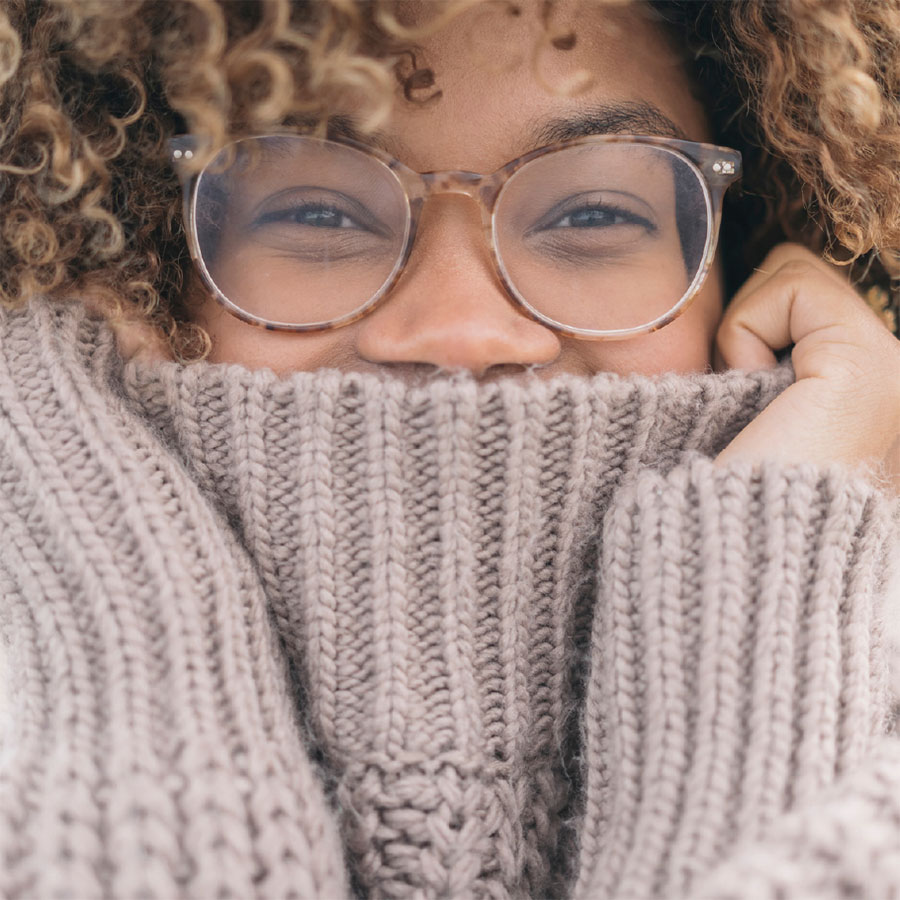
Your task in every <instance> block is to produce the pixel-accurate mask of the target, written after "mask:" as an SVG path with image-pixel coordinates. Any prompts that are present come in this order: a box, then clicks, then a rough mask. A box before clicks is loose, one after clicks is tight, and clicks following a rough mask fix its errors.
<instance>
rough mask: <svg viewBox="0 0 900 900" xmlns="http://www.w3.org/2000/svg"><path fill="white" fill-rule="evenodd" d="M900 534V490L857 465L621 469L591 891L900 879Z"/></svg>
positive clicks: (589, 825)
mask: <svg viewBox="0 0 900 900" xmlns="http://www.w3.org/2000/svg"><path fill="white" fill-rule="evenodd" d="M897 539H898V528H897V504H896V502H895V501H894V500H893V499H892V498H889V497H888V496H887V495H885V494H884V493H882V492H881V491H879V490H878V489H876V488H874V487H872V486H871V485H870V483H869V482H867V481H865V480H864V479H863V478H862V477H860V476H857V475H856V474H855V473H852V472H850V471H848V470H846V469H844V468H843V467H838V466H833V467H826V468H817V467H814V466H807V465H794V466H783V465H782V466H779V465H777V464H762V465H758V466H750V465H748V464H746V463H741V464H738V463H735V464H732V465H729V466H726V467H717V466H715V465H714V464H713V462H712V460H710V459H707V458H705V457H702V456H699V455H697V456H689V457H688V458H687V459H686V460H685V461H684V462H683V463H682V464H680V465H678V466H676V467H675V468H674V469H672V470H671V471H669V472H668V473H666V474H660V473H659V472H657V471H654V470H647V471H644V472H642V473H640V474H639V476H638V477H637V478H636V479H635V480H634V481H633V482H631V483H630V484H629V485H626V486H623V488H621V489H620V491H619V492H618V494H617V496H616V497H615V499H614V502H613V503H612V504H611V506H610V508H609V510H608V512H607V516H606V519H605V522H604V533H603V547H602V553H601V574H600V587H599V597H598V605H597V608H596V611H595V617H594V623H593V635H592V645H591V646H592V655H591V670H590V675H589V678H588V684H587V688H586V691H587V696H586V705H585V713H584V721H583V740H584V758H585V766H586V774H585V782H586V783H585V808H584V819H583V827H582V832H581V847H580V860H579V862H580V874H579V878H578V882H577V884H576V888H575V897H576V898H588V897H589V898H591V900H598V898H605V897H616V898H625V897H636V898H638V897H639V898H647V897H666V898H673V897H707V896H709V897H721V898H726V897H727V898H738V897H740V898H748V900H749V898H754V900H756V898H769V897H771V898H775V897H785V898H788V897H789V898H797V897H810V898H811V897H850V896H863V895H864V896H866V897H887V896H889V895H890V896H895V895H896V891H897V890H898V888H900V867H898V866H897V860H898V859H900V815H898V813H900V800H898V799H897V798H898V797H900V745H898V743H897V742H896V739H895V738H894V737H893V736H891V735H889V734H888V732H889V731H890V730H891V723H890V715H889V696H888V691H887V678H886V666H885V662H884V659H885V657H884V652H883V648H882V640H881V632H882V627H881V605H882V603H883V601H884V598H885V594H886V592H887V586H888V584H889V579H890V576H891V573H892V571H893V569H894V568H895V566H896V563H895V562H892V560H893V559H894V558H896V556H897V551H898V543H897ZM876 887H877V890H875V888H876ZM888 889H890V890H888ZM873 890H874V891H875V892H873ZM879 890H880V891H881V892H880V893H879V892H878V891H879Z"/></svg>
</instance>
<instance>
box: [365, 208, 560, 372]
mask: <svg viewBox="0 0 900 900" xmlns="http://www.w3.org/2000/svg"><path fill="white" fill-rule="evenodd" d="M560 350H561V345H560V341H559V337H558V336H557V334H556V333H555V332H553V331H551V330H550V329H549V328H546V327H545V326H544V325H541V324H540V323H539V322H535V321H534V320H533V319H530V318H528V317H527V316H526V315H525V314H524V313H523V312H522V311H521V310H519V309H517V308H516V307H515V306H514V305H513V303H512V302H511V300H510V298H509V297H508V296H507V294H506V292H505V290H504V289H503V287H502V285H501V284H500V283H499V282H498V280H497V275H496V273H495V271H494V268H493V265H492V262H491V256H490V249H489V247H488V244H487V242H486V241H485V239H484V233H483V229H482V224H481V219H480V216H479V213H478V208H477V206H476V205H475V204H474V203H473V202H472V201H471V200H470V199H469V198H467V197H465V196H461V195H453V194H443V195H440V196H434V197H432V198H430V199H429V200H428V201H427V202H426V203H425V206H424V208H423V211H422V216H421V220H420V222H419V229H418V233H417V236H416V243H415V245H414V247H413V250H412V254H411V256H410V259H409V262H408V264H407V268H406V271H405V272H404V273H403V275H402V276H401V278H400V281H399V282H398V283H397V284H396V285H395V287H394V289H393V291H392V293H391V295H390V296H389V297H387V298H386V299H385V300H384V301H383V302H382V304H381V305H380V306H379V307H378V308H377V309H375V310H374V311H373V312H372V313H370V314H369V316H367V317H366V318H365V319H363V320H361V322H360V327H359V328H358V330H357V352H358V353H359V355H360V356H361V357H362V358H364V359H366V360H368V361H369V362H375V363H384V364H387V363H426V364H430V365H434V366H439V367H441V368H447V369H459V368H462V369H468V370H470V371H471V372H472V373H473V374H474V375H476V376H478V377H481V376H483V375H485V374H486V373H487V372H488V370H489V369H491V368H492V367H493V366H508V365H519V366H523V367H527V366H533V365H546V364H548V363H550V362H553V360H555V359H556V358H557V356H558V355H559V353H560Z"/></svg>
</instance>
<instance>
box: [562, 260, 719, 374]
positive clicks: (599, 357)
mask: <svg viewBox="0 0 900 900" xmlns="http://www.w3.org/2000/svg"><path fill="white" fill-rule="evenodd" d="M721 317H722V287H721V278H720V276H719V273H718V271H716V270H714V271H713V272H711V273H710V276H709V278H708V279H707V281H706V283H705V284H704V286H703V288H702V289H701V290H700V292H699V293H698V294H697V296H696V297H695V298H694V301H693V303H691V305H690V306H689V307H688V309H687V310H686V311H685V312H684V313H682V314H681V315H680V316H679V317H678V318H677V319H676V320H675V321H674V322H672V323H671V324H669V325H666V327H665V328H663V329H661V330H660V331H655V332H653V333H652V334H644V335H641V336H640V337H637V338H632V339H630V340H627V341H597V342H593V343H592V342H590V341H568V347H567V351H568V352H567V354H566V355H569V356H572V357H574V358H576V359H577V360H578V368H579V369H580V370H582V371H584V372H586V373H594V372H615V373H617V374H619V375H631V374H635V375H658V374H662V373H663V372H676V373H679V374H689V373H691V372H704V371H708V370H709V369H710V368H711V363H712V344H713V340H714V338H715V334H716V328H717V326H718V323H719V320H720V319H721Z"/></svg>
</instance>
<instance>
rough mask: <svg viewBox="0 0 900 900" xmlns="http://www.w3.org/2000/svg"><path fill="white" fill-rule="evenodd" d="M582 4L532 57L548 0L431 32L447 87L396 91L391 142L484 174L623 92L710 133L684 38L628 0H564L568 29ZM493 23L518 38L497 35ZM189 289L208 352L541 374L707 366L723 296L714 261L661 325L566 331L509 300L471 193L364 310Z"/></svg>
mask: <svg viewBox="0 0 900 900" xmlns="http://www.w3.org/2000/svg"><path fill="white" fill-rule="evenodd" d="M576 19H577V30H578V40H577V43H576V46H575V48H574V49H573V50H571V51H562V50H554V49H548V50H547V52H546V53H543V54H542V56H541V59H540V65H539V68H538V71H537V72H535V67H534V65H533V63H532V60H531V58H530V57H529V56H528V54H527V53H526V52H524V50H525V49H527V48H531V47H533V46H535V44H536V43H537V41H538V38H539V36H540V34H541V23H540V19H539V4H537V3H531V4H525V5H524V8H523V11H522V15H521V16H519V17H517V18H513V17H511V16H510V15H509V14H508V13H507V12H506V11H505V10H504V9H503V8H502V7H500V6H492V7H489V8H488V9H475V10H472V11H470V12H469V13H466V14H464V15H462V16H460V17H459V18H458V19H456V20H454V21H452V22H451V23H450V24H449V25H448V26H446V27H445V28H443V29H441V31H440V32H439V33H438V34H437V35H436V36H435V37H433V38H431V39H426V40H424V41H422V42H421V43H422V46H423V51H424V52H423V54H422V59H423V60H424V61H425V62H427V64H428V65H429V66H431V67H433V69H434V71H435V74H436V81H437V85H438V86H439V88H440V90H441V96H440V98H439V99H437V100H436V101H434V102H432V103H428V104H425V105H424V106H423V105H421V104H415V103H410V102H407V101H405V100H403V99H402V98H399V99H398V100H397V102H396V104H395V107H394V111H393V114H392V115H391V118H390V120H389V121H388V122H387V123H386V124H385V125H384V126H383V127H382V128H381V132H382V133H383V141H382V142H383V144H384V146H385V149H387V150H388V151H389V152H390V153H391V154H392V155H394V156H395V157H397V158H398V159H400V160H401V161H402V162H403V163H404V164H405V165H407V166H409V167H410V168H412V169H415V170H416V171H420V172H424V171H431V170H443V169H463V170H469V171H474V172H481V173H489V172H493V171H495V170H496V169H498V168H499V167H501V166H502V165H504V164H505V163H507V162H508V161H510V160H512V159H514V158H516V157H518V156H521V155H523V154H524V153H527V152H528V151H530V150H533V149H535V148H536V147H538V146H542V145H544V144H546V143H549V142H548V141H546V140H538V141H537V142H536V141H535V132H537V131H538V130H539V129H540V128H541V127H544V126H546V125H547V124H548V123H551V122H553V121H555V120H559V119H564V118H570V117H577V116H578V115H583V114H586V113H590V112H592V111H593V110H595V109H597V108H598V107H604V106H608V105H609V104H613V103H622V102H630V103H643V104H650V105H652V106H653V107H655V108H657V109H659V110H660V111H661V112H662V113H663V114H664V115H665V116H667V117H668V118H669V119H670V120H671V121H672V122H673V123H674V124H675V125H676V126H677V128H678V129H679V130H680V131H681V132H682V133H683V135H684V136H685V137H687V139H689V140H695V141H704V140H709V139H710V137H711V134H710V130H709V126H708V123H707V120H706V117H705V114H704V111H703V109H702V107H701V106H700V105H699V104H698V103H697V101H696V100H695V99H694V98H693V96H692V94H691V85H690V82H689V80H688V77H687V75H686V73H685V70H684V68H683V65H682V63H681V61H680V59H679V57H678V54H677V51H676V49H675V48H673V47H672V46H671V45H670V43H669V41H668V39H667V37H666V35H665V34H664V33H663V32H662V31H661V30H659V27H658V26H657V25H655V24H654V23H652V22H650V21H648V20H647V19H646V17H645V16H644V15H642V14H641V13H640V11H639V10H638V9H636V8H633V7H625V8H615V9H610V8H603V7H602V6H600V5H597V4H585V5H584V6H581V5H580V4H575V3H570V4H563V5H561V7H560V8H559V9H558V10H557V13H556V14H555V17H554V20H553V21H554V23H556V24H558V25H559V27H560V28H562V29H565V28H566V27H568V26H575V25H576ZM498 28H501V29H503V30H504V33H505V34H506V35H507V37H506V38H505V39H504V40H503V41H502V42H493V41H489V42H488V41H487V37H488V36H490V35H491V34H496V33H497V29H498ZM479 35H480V36H481V37H480V38H479ZM473 72H482V73H485V74H484V75H483V77H472V73H473ZM494 72H496V74H494ZM580 72H584V73H588V75H589V76H590V84H589V86H588V88H587V89H586V90H584V91H582V92H580V93H579V94H578V95H577V96H571V97H567V96H560V94H559V89H561V88H564V87H565V86H566V84H567V83H569V82H570V81H571V79H572V78H573V77H575V76H577V74H578V73H580ZM541 79H542V80H543V83H542V81H541ZM620 130H621V131H626V132H627V131H633V130H634V129H633V128H632V127H623V128H621V129H620ZM647 130H649V129H646V127H645V129H644V131H645V132H646V131H647ZM234 269H235V273H237V274H236V275H235V277H236V278H237V279H238V283H239V284H241V286H242V287H243V289H244V290H248V291H252V290H253V285H252V283H251V280H250V279H246V286H243V283H241V282H240V281H239V279H240V277H241V276H240V273H241V272H242V271H243V272H244V273H246V271H247V270H246V268H243V269H242V267H241V266H239V265H237V264H236V265H235V267H234ZM233 282H234V279H232V283H233ZM193 289H194V292H195V296H197V298H198V299H197V300H196V301H195V302H196V303H197V305H198V312H197V319H198V321H200V322H201V323H202V324H203V325H204V326H205V327H206V328H207V330H208V331H209V333H210V336H211V338H212V341H213V350H212V354H211V356H210V360H211V361H213V362H222V361H231V362H240V363H242V364H244V365H246V366H248V367H251V368H254V367H261V366H268V367H270V368H272V369H274V370H275V371H276V372H279V373H286V372H290V371H297V370H311V369H317V368H324V367H329V368H337V369H342V370H345V371H346V370H362V371H366V370H373V369H379V368H381V367H384V366H386V365H389V366H392V367H393V368H394V369H395V370H396V371H398V372H402V373H403V374H404V375H405V376H406V377H408V378H414V377H416V376H417V375H418V376H423V375H424V376H427V375H428V374H429V373H432V372H433V371H434V367H439V368H442V369H452V368H464V369H468V370H469V371H471V372H472V373H473V374H475V375H476V376H478V377H479V378H482V379H488V378H493V377H498V376H500V375H508V374H511V373H515V372H521V371H523V370H524V369H525V368H535V370H536V371H537V372H538V374H539V375H540V376H541V377H551V376H553V375H556V374H559V373H561V372H568V373H574V374H581V375H588V374H591V373H594V372H599V371H610V372H617V373H620V374H628V373H634V372H640V373H644V374H654V373H658V372H666V371H670V372H692V371H702V370H704V369H706V368H708V367H709V365H710V360H711V352H712V341H713V338H714V335H715V329H716V325H717V323H718V321H719V319H720V316H721V310H722V291H721V284H720V279H719V277H718V273H717V272H714V273H713V275H712V276H711V277H710V278H708V280H707V281H706V283H705V284H704V286H703V288H702V290H701V291H700V292H699V294H698V295H697V296H696V298H695V299H694V301H693V302H692V304H691V305H690V307H689V308H688V309H687V311H686V312H685V313H684V314H683V315H682V316H681V317H679V318H678V319H677V320H676V321H675V322H673V323H672V324H671V325H669V326H667V327H666V328H664V329H662V330H660V331H658V332H655V333H653V334H648V335H642V336H638V337H633V338H631V339H628V340H619V341H586V340H579V339H575V338H571V337H566V336H562V335H560V334H558V333H556V332H554V331H553V330H551V329H550V328H548V327H545V326H544V325H542V324H540V323H538V322H535V321H533V320H531V319H529V318H527V317H526V316H525V315H524V314H523V313H522V312H521V311H520V310H519V309H517V308H516V307H515V306H514V304H513V303H512V302H511V301H510V299H509V297H508V296H507V295H506V293H505V291H504V289H503V287H502V286H501V284H500V283H499V281H498V279H497V276H496V274H495V273H494V270H493V267H492V265H491V260H490V251H489V248H488V245H487V243H486V241H485V240H484V237H483V233H482V227H481V220H480V217H479V213H478V209H477V207H476V205H475V204H474V203H472V202H471V201H470V200H469V199H468V198H465V197H461V196H457V195H446V194H445V195H439V196H435V197H433V198H432V199H431V200H429V202H428V203H427V204H426V207H425V210H424V213H423V216H422V219H421V221H420V225H419V233H418V236H417V243H416V246H415V248H414V250H413V254H412V257H411V259H410V261H409V265H408V267H407V270H406V272H405V273H404V275H403V277H402V279H401V281H400V282H399V283H398V285H397V286H396V287H395V289H394V290H393V292H392V294H391V295H390V298H389V299H388V300H387V301H386V302H384V303H383V304H381V305H380V306H379V307H378V308H376V309H375V311H374V312H372V313H370V314H369V315H368V316H367V317H365V318H363V319H361V320H359V321H358V322H356V323H354V324H351V325H347V326H344V327H342V328H340V329H337V330H335V331H330V332H322V333H307V334H303V335H296V334H284V333H282V334H279V333H277V332H264V331H262V330H260V329H256V328H252V327H248V326H247V325H245V324H244V323H242V322H240V321H239V320H238V319H236V318H235V317H233V316H231V315H230V314H229V313H228V312H227V311H225V310H224V308H223V307H221V306H220V305H219V304H218V303H217V302H216V301H215V299H214V298H212V297H211V296H210V295H209V294H208V293H206V292H205V291H204V290H203V289H202V288H200V287H199V286H198V285H197V283H196V282H195V283H194V287H193Z"/></svg>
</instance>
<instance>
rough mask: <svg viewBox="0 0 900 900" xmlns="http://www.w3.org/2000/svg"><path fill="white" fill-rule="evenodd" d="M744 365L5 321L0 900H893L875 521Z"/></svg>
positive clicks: (34, 308) (868, 491)
mask: <svg viewBox="0 0 900 900" xmlns="http://www.w3.org/2000/svg"><path fill="white" fill-rule="evenodd" d="M792 378H793V371H792V369H791V367H790V363H789V361H786V362H784V363H782V364H781V365H779V366H778V367H777V368H775V369H773V370H769V371H765V372H756V373H745V372H728V373H725V374H721V375H714V374H698V375H664V376H656V377H642V376H628V377H621V376H616V375H612V374H608V373H605V374H599V375H596V376H592V377H590V378H580V377H578V378H576V377H573V376H558V377H555V378H553V379H550V380H541V379H539V378H537V377H535V376H534V375H529V376H523V377H521V378H520V377H515V378H507V379H506V380H501V381H498V382H492V383H479V382H477V381H475V380H474V379H472V378H469V377H464V376H440V377H435V378H434V379H432V380H431V381H428V382H426V383H423V384H418V385H409V384H406V383H404V382H403V381H402V380H400V379H397V378H395V377H391V376H389V375H384V376H376V375H368V374H367V375H363V374H359V373H339V372H335V371H325V370H323V371H317V372H312V373H295V374H292V375H290V376H286V377H277V376H276V375H275V374H273V373H272V372H271V371H268V370H260V371H250V370H247V369H245V368H242V367H240V366H236V365H213V364H210V363H198V364H193V365H181V364H177V363H174V362H167V363H154V364H151V363H147V362H137V361H131V362H127V363H126V362H124V361H123V360H122V359H121V357H120V356H119V355H118V353H117V350H116V344H115V340H114V337H113V334H112V332H111V330H110V328H109V326H108V325H107V324H106V323H105V322H104V321H103V320H101V319H99V318H97V317H95V316H94V315H93V314H91V313H88V312H87V311H86V310H85V309H84V307H83V306H82V305H81V304H79V303H78V302H76V301H69V302H50V301H45V300H35V301H33V302H32V303H31V304H30V305H29V307H28V308H27V309H25V310H20V311H17V312H3V313H2V314H0V442H2V444H0V446H2V452H0V527H2V542H0V634H2V641H3V647H4V650H5V656H6V664H5V669H4V670H2V672H3V674H2V677H3V678H4V681H5V684H4V688H3V690H4V693H5V695H6V701H5V704H6V705H5V713H4V716H3V720H2V723H0V896H2V897H9V898H32V897H39V898H56V897H59V898H62V897H74V898H87V897H115V898H133V897H134V898H137V897H141V898H166V900H168V898H175V897H191V898H213V897H222V898H231V897H234V898H250V897H266V898H270V897H271V898H287V897H295V898H339V897H350V896H363V897H372V898H376V897H377V898H388V897H390V898H401V897H402V898H432V897H435V898H436V897H447V898H451V897H452V898H469V897H472V898H476V897H477V898H482V897H483V898H488V897H490V898H504V897H517V898H526V897H527V898H540V897H567V898H568V897H571V898H574V900H587V898H591V900H593V898H607V897H609V898H613V897H615V898H626V897H629V898H630V897H635V898H642V897H666V898H677V897H721V898H725V897H733V898H738V897H741V898H748V900H749V898H766V897H771V898H775V897H791V898H794V897H850V896H863V895H864V896H866V897H868V898H878V897H888V896H895V895H896V892H897V891H898V890H900V742H898V739H897V738H895V737H894V735H893V733H892V732H893V727H892V722H893V720H892V716H891V713H890V710H891V701H892V697H891V694H890V691H889V690H888V688H887V680H886V656H885V646H884V641H883V640H882V626H881V623H882V621H883V615H884V610H885V604H886V603H887V602H888V601H890V600H891V599H893V601H894V602H897V601H898V600H900V598H898V597H896V596H893V597H890V596H888V595H889V594H893V588H891V585H893V584H895V583H896V582H895V577H896V574H897V565H896V557H897V555H898V554H897V550H898V510H897V502H896V501H895V500H894V499H892V498H891V497H889V496H888V495H887V494H886V493H884V492H882V491H881V490H880V489H879V488H878V487H877V486H874V485H872V484H871V483H870V482H869V481H868V480H866V479H865V478H863V476H862V475H861V474H859V473H856V472H852V471H849V470H847V469H844V468H842V467H839V466H829V467H816V466H811V465H790V466H787V465H776V464H761V465H755V466H751V465H749V464H746V463H741V464H738V463H733V464H730V465H728V466H716V465H714V464H713V461H712V459H713V457H714V456H715V454H716V453H717V452H718V451H719V450H720V449H722V448H723V447H724V446H725V445H726V444H727V443H728V442H729V441H730V439H731V438H732V437H733V436H734V435H735V434H736V433H737V432H738V431H739V430H740V429H741V428H742V427H743V426H744V425H745V424H746V423H747V422H748V421H750V420H751V419H752V418H753V417H755V416H756V415H758V414H759V412H760V411H761V410H762V409H763V408H764V407H765V406H766V404H767V403H769V402H770V401H771V400H772V399H773V398H774V397H775V396H777V394H778V393H779V392H780V391H781V390H784V389H785V388H786V387H787V386H788V385H789V384H790V383H791V381H792Z"/></svg>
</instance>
